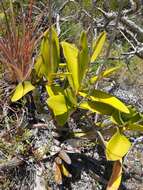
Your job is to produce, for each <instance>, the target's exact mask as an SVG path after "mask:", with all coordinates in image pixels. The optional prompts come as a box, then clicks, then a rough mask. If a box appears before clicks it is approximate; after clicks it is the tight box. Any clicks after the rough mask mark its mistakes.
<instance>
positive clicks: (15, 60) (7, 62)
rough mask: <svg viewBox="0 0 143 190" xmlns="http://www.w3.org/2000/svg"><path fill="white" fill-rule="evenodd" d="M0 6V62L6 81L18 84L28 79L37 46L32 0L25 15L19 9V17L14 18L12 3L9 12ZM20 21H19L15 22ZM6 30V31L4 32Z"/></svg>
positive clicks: (2, 4)
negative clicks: (0, 18)
mask: <svg viewBox="0 0 143 190" xmlns="http://www.w3.org/2000/svg"><path fill="white" fill-rule="evenodd" d="M1 6H2V9H3V12H4V15H5V22H4V28H2V26H1V29H2V36H1V37H0V62H1V63H2V65H3V66H4V68H5V70H6V71H7V72H8V79H9V80H10V81H12V82H20V81H24V80H26V79H28V78H29V76H30V73H31V70H32V67H33V63H34V61H33V58H32V55H33V52H34V48H35V46H36V44H37V41H38V40H37V35H36V34H35V30H36V26H37V24H36V23H33V20H32V9H33V0H30V2H29V9H28V13H27V15H25V14H24V13H23V9H22V7H21V11H20V16H19V17H18V16H15V14H14V11H13V5H12V2H11V3H10V11H9V12H8V11H7V10H6V9H5V6H4V3H3V2H1ZM17 18H19V19H20V21H18V20H17ZM5 29H6V30H5Z"/></svg>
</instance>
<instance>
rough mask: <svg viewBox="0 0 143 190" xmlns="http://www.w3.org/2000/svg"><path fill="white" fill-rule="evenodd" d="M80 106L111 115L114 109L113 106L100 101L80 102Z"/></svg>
mask: <svg viewBox="0 0 143 190" xmlns="http://www.w3.org/2000/svg"><path fill="white" fill-rule="evenodd" d="M80 108H82V109H86V110H90V111H92V112H96V113H98V114H105V115H111V114H112V113H113V111H114V108H113V107H111V106H109V105H107V104H104V103H101V102H96V101H92V102H91V101H87V102H82V103H81V104H80Z"/></svg>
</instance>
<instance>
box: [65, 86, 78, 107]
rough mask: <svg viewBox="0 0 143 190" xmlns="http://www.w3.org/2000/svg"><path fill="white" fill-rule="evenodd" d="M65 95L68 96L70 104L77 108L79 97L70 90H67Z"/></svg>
mask: <svg viewBox="0 0 143 190" xmlns="http://www.w3.org/2000/svg"><path fill="white" fill-rule="evenodd" d="M64 94H65V96H66V99H67V102H68V104H69V105H70V106H71V107H72V108H73V107H76V106H77V97H76V95H75V94H74V92H73V91H72V89H70V88H66V89H65V90H64Z"/></svg>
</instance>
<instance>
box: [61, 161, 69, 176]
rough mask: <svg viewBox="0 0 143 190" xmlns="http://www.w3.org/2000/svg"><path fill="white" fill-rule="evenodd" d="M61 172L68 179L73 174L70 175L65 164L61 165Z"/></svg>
mask: <svg viewBox="0 0 143 190" xmlns="http://www.w3.org/2000/svg"><path fill="white" fill-rule="evenodd" d="M61 171H62V173H63V175H64V176H66V177H71V174H70V173H69V171H68V170H67V169H66V167H65V166H64V164H62V165H61Z"/></svg>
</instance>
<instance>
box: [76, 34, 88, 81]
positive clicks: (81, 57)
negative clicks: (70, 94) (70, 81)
mask: <svg viewBox="0 0 143 190" xmlns="http://www.w3.org/2000/svg"><path fill="white" fill-rule="evenodd" d="M80 48H81V50H80V51H79V54H78V65H79V70H78V71H79V73H78V75H79V80H80V84H81V82H82V80H83V78H84V76H85V74H86V71H87V69H88V66H89V62H90V57H89V50H88V42H87V36H86V32H82V34H81V37H80Z"/></svg>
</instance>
